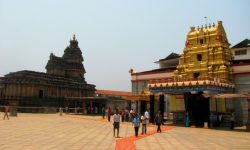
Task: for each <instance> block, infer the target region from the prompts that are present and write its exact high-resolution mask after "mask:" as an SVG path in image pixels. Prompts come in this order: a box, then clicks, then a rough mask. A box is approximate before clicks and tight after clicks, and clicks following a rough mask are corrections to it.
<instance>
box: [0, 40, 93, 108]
mask: <svg viewBox="0 0 250 150" xmlns="http://www.w3.org/2000/svg"><path fill="white" fill-rule="evenodd" d="M46 70H47V72H46V73H43V72H35V71H27V70H23V71H17V72H11V73H9V74H7V75H5V76H4V77H0V103H1V104H4V103H6V102H7V103H11V105H16V106H19V107H22V106H25V107H27V106H30V107H60V106H62V107H64V106H65V105H67V103H68V102H67V101H66V97H67V98H70V97H93V96H95V91H96V89H95V85H92V84H87V82H86V80H85V78H84V74H85V73H86V71H85V69H84V66H83V56H82V51H81V49H80V48H79V46H78V41H77V39H76V38H75V35H74V36H73V39H72V40H70V45H69V46H68V47H66V49H65V50H64V54H63V56H62V57H57V56H55V55H54V54H52V53H51V54H50V57H49V60H48V62H47V65H46Z"/></svg>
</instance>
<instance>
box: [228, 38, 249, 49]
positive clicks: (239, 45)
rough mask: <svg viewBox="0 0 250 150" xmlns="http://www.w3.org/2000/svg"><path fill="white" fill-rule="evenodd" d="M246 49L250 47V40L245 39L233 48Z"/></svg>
mask: <svg viewBox="0 0 250 150" xmlns="http://www.w3.org/2000/svg"><path fill="white" fill-rule="evenodd" d="M244 47H250V40H249V39H245V40H243V41H241V42H240V43H238V44H236V45H234V46H233V47H232V48H244Z"/></svg>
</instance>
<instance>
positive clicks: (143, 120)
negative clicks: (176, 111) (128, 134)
mask: <svg viewBox="0 0 250 150" xmlns="http://www.w3.org/2000/svg"><path fill="white" fill-rule="evenodd" d="M129 114H130V120H131V122H132V126H133V127H134V131H135V136H136V137H138V132H139V128H140V124H142V129H141V134H146V133H147V126H148V125H149V119H150V118H149V117H150V116H149V112H148V111H147V110H146V111H145V112H144V114H142V115H141V116H139V115H138V113H136V112H133V110H132V109H131V111H130V113H129ZM108 120H109V121H110V117H109V118H108ZM121 122H122V114H121V113H119V110H118V109H116V111H115V114H114V115H113V136H114V137H115V135H116V137H118V138H119V129H120V123H121ZM154 122H155V124H156V125H157V132H161V125H162V124H163V117H162V115H161V113H160V111H159V112H158V113H157V115H156V116H155V118H154ZM116 130H117V132H115V131H116ZM115 133H116V134H115Z"/></svg>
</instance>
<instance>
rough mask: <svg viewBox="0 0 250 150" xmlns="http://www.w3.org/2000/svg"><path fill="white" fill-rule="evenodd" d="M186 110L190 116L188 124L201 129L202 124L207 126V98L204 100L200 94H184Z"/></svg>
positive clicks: (208, 111)
mask: <svg viewBox="0 0 250 150" xmlns="http://www.w3.org/2000/svg"><path fill="white" fill-rule="evenodd" d="M185 105H186V110H187V111H188V113H189V115H190V124H191V125H195V126H196V127H203V126H204V122H207V123H208V124H209V113H210V110H209V98H205V97H203V95H202V92H199V93H198V94H191V93H186V94H185Z"/></svg>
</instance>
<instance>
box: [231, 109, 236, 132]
mask: <svg viewBox="0 0 250 150" xmlns="http://www.w3.org/2000/svg"><path fill="white" fill-rule="evenodd" d="M234 123H235V114H234V112H232V113H231V116H230V129H231V130H233V129H234Z"/></svg>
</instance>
